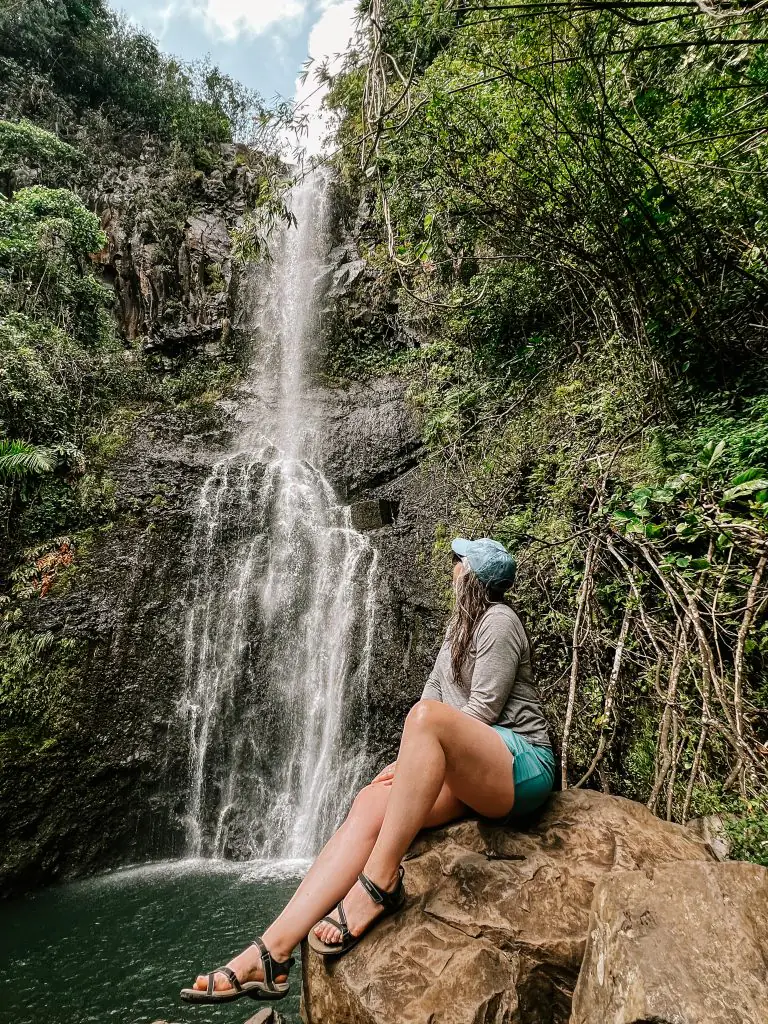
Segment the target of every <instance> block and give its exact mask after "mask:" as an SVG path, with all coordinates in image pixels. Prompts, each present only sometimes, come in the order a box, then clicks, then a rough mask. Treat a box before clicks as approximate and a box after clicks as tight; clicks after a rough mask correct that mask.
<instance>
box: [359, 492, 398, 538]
mask: <svg viewBox="0 0 768 1024" xmlns="http://www.w3.org/2000/svg"><path fill="white" fill-rule="evenodd" d="M349 511H350V517H351V520H352V525H353V527H354V528H355V529H356V530H359V531H360V532H361V533H365V532H367V531H368V530H378V529H380V528H381V527H382V526H391V525H392V523H394V521H395V519H397V511H398V503H397V502H396V501H387V500H385V499H383V498H369V499H368V500H367V501H356V502H355V503H354V504H353V505H351V506H350V510H349Z"/></svg>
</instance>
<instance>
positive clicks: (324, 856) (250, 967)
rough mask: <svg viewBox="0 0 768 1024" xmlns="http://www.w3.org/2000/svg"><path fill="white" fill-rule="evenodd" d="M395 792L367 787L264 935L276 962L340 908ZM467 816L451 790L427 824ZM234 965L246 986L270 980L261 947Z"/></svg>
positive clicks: (201, 983)
mask: <svg viewBox="0 0 768 1024" xmlns="http://www.w3.org/2000/svg"><path fill="white" fill-rule="evenodd" d="M398 771H399V768H398ZM391 793H392V786H389V785H383V784H381V783H376V784H373V785H370V786H366V787H365V789H362V790H361V791H360V792H359V793H358V795H357V796H356V797H355V801H354V803H353V805H352V808H351V810H350V812H349V814H348V815H347V818H346V820H345V821H344V823H343V824H342V826H341V827H340V828H339V829H338V831H337V832H336V833H335V834H334V835H333V836H332V837H331V838H330V839H329V840H328V842H327V843H326V845H325V846H324V847H323V849H322V851H321V852H320V854H319V855H318V857H317V860H315V862H314V864H313V865H312V867H311V868H310V869H309V871H308V872H307V874H306V875H305V877H304V879H303V880H302V882H301V884H300V885H299V887H298V889H297V890H296V892H295V893H294V894H293V896H292V897H291V900H290V902H289V903H288V904H287V905H286V907H285V909H284V910H283V911H282V913H281V914H280V916H279V917H278V918H277V919H276V920H275V921H274V922H273V923H272V924H271V925H270V926H269V928H267V930H266V931H265V932H264V936H263V937H264V942H265V943H266V946H267V949H269V951H270V953H271V954H272V956H273V958H274V959H275V960H278V961H281V960H287V959H288V957H289V956H290V955H291V950H293V949H294V948H295V947H296V946H297V945H298V944H299V942H301V940H302V939H303V938H304V937H305V936H306V935H307V934H308V932H309V930H310V928H311V927H312V925H313V924H315V922H316V921H317V920H318V919H319V918H320V917H322V916H323V914H325V913H327V912H328V910H329V909H330V908H331V907H333V906H335V904H336V903H338V901H339V900H340V899H341V898H342V896H343V895H344V894H345V893H346V892H347V891H348V889H349V888H350V886H351V885H352V883H353V882H354V881H355V879H356V878H357V876H358V874H359V873H360V872H361V871H362V869H363V866H364V864H365V862H366V861H367V860H368V857H369V856H370V854H371V851H372V850H373V847H374V844H375V843H376V837H377V836H378V834H379V829H380V828H381V824H382V822H383V820H384V816H385V812H386V809H387V803H388V801H389V797H390V794H391ZM466 811H467V808H466V807H465V805H464V804H463V803H461V802H460V801H459V800H457V799H456V798H455V797H454V796H453V794H452V793H451V792H450V790H448V789H447V788H445V789H444V790H443V791H442V792H440V793H439V794H438V796H437V799H436V800H435V801H433V806H432V807H431V808H430V812H429V814H428V816H427V821H426V822H425V824H426V825H428V826H435V825H443V824H445V823H446V822H447V821H452V820H453V819H454V818H458V817H461V815H462V814H465V813H466ZM228 966H229V967H231V968H232V970H233V971H234V972H235V974H237V976H238V978H239V979H240V981H257V980H261V979H262V978H263V977H264V974H263V971H262V969H261V958H260V957H259V953H258V950H257V948H256V947H255V946H250V947H248V948H247V949H245V950H244V951H243V952H242V953H240V955H239V956H236V957H235V958H234V959H233V960H231V961H230V962H229V965H228ZM277 980H282V979H277ZM207 984H208V978H207V976H204V975H200V976H199V977H198V978H197V980H196V982H195V988H198V989H203V990H204V989H205V988H206V986H207ZM215 987H216V989H217V990H219V989H227V988H230V987H231V983H230V981H229V979H228V978H226V976H225V975H223V974H219V975H217V976H216V980H215Z"/></svg>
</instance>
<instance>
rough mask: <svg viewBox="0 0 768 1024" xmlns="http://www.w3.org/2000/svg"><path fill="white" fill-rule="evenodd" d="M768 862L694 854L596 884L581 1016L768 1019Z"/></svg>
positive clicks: (588, 1019) (660, 1023)
mask: <svg viewBox="0 0 768 1024" xmlns="http://www.w3.org/2000/svg"><path fill="white" fill-rule="evenodd" d="M766 965H768V870H766V869H765V868H763V867H759V866H758V865H757V864H746V863H741V862H738V861H737V862H729V863H727V864H708V863H688V864H675V865H674V866H665V867H653V868H648V869H646V870H644V871H627V872H620V873H617V874H615V875H613V876H611V877H609V878H606V879H605V880H604V881H602V882H601V883H600V884H599V885H598V886H597V888H596V890H595V895H594V901H593V904H592V913H591V915H590V923H589V941H588V943H587V952H586V956H585V958H584V965H583V967H582V970H581V974H580V976H579V982H578V985H577V987H576V993H575V996H574V1002H573V1017H572V1018H571V1020H572V1024H647V1022H650V1021H653V1024H765V1022H766V1021H768V971H767V970H766Z"/></svg>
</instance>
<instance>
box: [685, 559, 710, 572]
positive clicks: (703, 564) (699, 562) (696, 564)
mask: <svg viewBox="0 0 768 1024" xmlns="http://www.w3.org/2000/svg"><path fill="white" fill-rule="evenodd" d="M688 568H689V569H697V570H703V569H709V568H711V562H710V561H709V559H708V558H692V559H691V560H690V562H689V563H688Z"/></svg>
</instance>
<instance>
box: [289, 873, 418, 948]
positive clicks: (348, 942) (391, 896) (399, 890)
mask: <svg viewBox="0 0 768 1024" xmlns="http://www.w3.org/2000/svg"><path fill="white" fill-rule="evenodd" d="M404 874H405V871H404V870H403V868H402V867H401V868H400V877H399V878H398V880H397V885H396V886H395V888H394V889H390V890H389V891H387V890H386V889H380V888H379V887H378V885H376V883H375V882H372V881H371V880H370V878H368V876H367V875H364V874H362V872H361V873H360V874H359V875H358V876H357V880H358V882H359V883H360V885H362V887H363V888H364V889H365V891H366V892H367V893H368V895H369V896H370V897H371V899H372V900H373V902H374V903H378V904H379V905H380V906H381V907H382V908H383V910H384V913H383V914H379V916H378V917H375V918H374V919H373V921H371V923H370V924H369V925H368V927H367V928H365V929H364V930H363V931H362V932H361V933H360V934H359V935H353V934H352V932H351V931H350V930H349V927H348V925H347V915H346V913H345V912H344V900H339V902H338V903H337V904H336V913H337V914H338V915H339V919H338V921H335V920H334V919H333V918H332V917H321V918H320V921H327V922H328V924H332V925H333V927H334V928H338V930H339V931H340V932H341V942H334V943H328V942H323V941H322V940H321V939H318V937H317V936H316V935H315V928H316V927H317V925H315V926H314V928H313V929H312V931H311V932H310V933H309V936H308V939H307V941H308V942H309V946H310V949H314V951H315V952H316V953H319V954H320V956H328V957H330V956H342V954H344V953H346V952H348V951H349V950H350V949H352V947H353V946H356V945H357V943H358V942H359V941H360V939H362V938H363V937H364V936H365V935H367V934H368V932H369V931H370V930H371V928H373V927H374V925H377V924H378V923H379V921H382V920H383V919H384V918H385V917H388V916H389V915H390V914H394V913H395V911H396V910H399V909H400V908H401V907H402V905H403V904H404V903H405V886H404V885H403V875H404ZM320 921H318V922H317V924H320Z"/></svg>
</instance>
